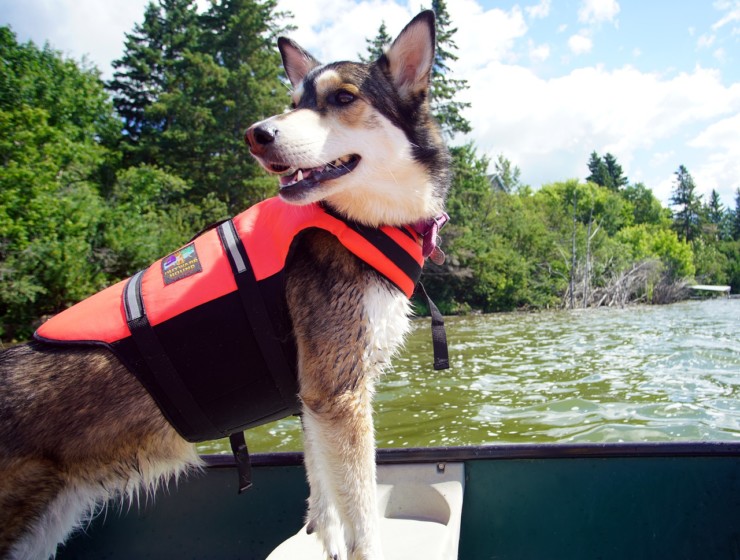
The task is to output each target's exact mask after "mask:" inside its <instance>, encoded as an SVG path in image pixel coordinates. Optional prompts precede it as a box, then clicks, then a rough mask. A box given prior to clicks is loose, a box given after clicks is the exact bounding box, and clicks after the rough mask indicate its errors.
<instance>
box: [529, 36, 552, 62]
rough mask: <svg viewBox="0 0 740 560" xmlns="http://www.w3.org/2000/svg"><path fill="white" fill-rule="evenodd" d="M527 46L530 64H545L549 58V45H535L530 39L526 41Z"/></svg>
mask: <svg viewBox="0 0 740 560" xmlns="http://www.w3.org/2000/svg"><path fill="white" fill-rule="evenodd" d="M528 46H529V59H530V60H531V61H532V62H535V63H537V62H545V61H546V60H547V59H548V58H550V45H547V44H542V45H535V44H534V41H532V39H530V40H529V41H528Z"/></svg>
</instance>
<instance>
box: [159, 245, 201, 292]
mask: <svg viewBox="0 0 740 560" xmlns="http://www.w3.org/2000/svg"><path fill="white" fill-rule="evenodd" d="M202 271H203V268H202V267H201V265H200V259H199V258H198V253H197V252H196V251H195V243H188V244H187V245H185V247H182V248H181V249H178V250H177V251H175V252H174V253H170V254H169V255H167V256H166V257H165V258H163V259H162V277H163V278H164V283H165V284H172V283H173V282H177V281H178V280H182V279H183V278H187V277H188V276H192V275H193V274H197V273H198V272H202Z"/></svg>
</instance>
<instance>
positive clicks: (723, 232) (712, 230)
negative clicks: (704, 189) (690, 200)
mask: <svg viewBox="0 0 740 560" xmlns="http://www.w3.org/2000/svg"><path fill="white" fill-rule="evenodd" d="M704 215H705V216H706V221H707V227H706V229H707V234H708V235H711V236H712V237H713V238H714V239H730V238H731V232H730V212H729V211H728V210H727V209H725V205H724V204H722V200H721V199H720V197H719V193H718V192H717V191H716V190H715V189H712V192H711V193H710V195H709V201H708V202H707V204H706V207H705V208H704Z"/></svg>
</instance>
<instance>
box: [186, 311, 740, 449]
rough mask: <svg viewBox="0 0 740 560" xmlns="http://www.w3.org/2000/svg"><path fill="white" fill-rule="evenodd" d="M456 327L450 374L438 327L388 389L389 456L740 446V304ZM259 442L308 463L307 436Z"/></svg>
mask: <svg viewBox="0 0 740 560" xmlns="http://www.w3.org/2000/svg"><path fill="white" fill-rule="evenodd" d="M446 323H447V336H448V340H449V344H450V358H451V362H452V367H451V369H449V370H446V371H434V370H433V369H432V367H431V363H432V350H431V333H430V330H429V321H428V320H419V321H417V322H415V325H414V330H413V333H412V335H411V337H410V339H409V340H408V342H407V344H406V347H405V350H404V351H403V353H402V354H401V355H400V356H399V357H398V358H397V359H396V360H394V367H393V370H392V371H389V372H388V373H387V374H386V375H385V376H384V377H383V379H382V380H381V382H380V383H379V385H378V391H377V395H376V401H375V410H376V419H375V421H376V432H377V442H378V446H379V447H407V446H408V447H417V446H452V445H471V444H486V443H489V444H494V443H522V442H526V443H538V442H621V441H630V442H636V441H678V440H692V441H699V440H701V441H706V440H729V441H740V299H732V300H728V299H714V300H708V301H691V302H684V303H678V304H674V305H669V306H640V307H628V308H625V309H589V310H583V311H552V312H549V311H548V312H538V313H531V314H524V313H503V314H494V315H480V316H470V317H450V318H447V320H446ZM247 442H248V444H249V447H250V450H253V451H292V450H299V449H301V433H300V423H299V421H298V420H297V419H296V418H289V419H285V420H282V421H279V422H276V423H272V424H269V425H266V426H263V427H260V428H257V429H254V430H250V431H249V432H247ZM199 449H200V451H201V452H204V453H214V452H228V445H227V443H226V442H225V441H219V442H211V443H206V444H201V445H200V446H199Z"/></svg>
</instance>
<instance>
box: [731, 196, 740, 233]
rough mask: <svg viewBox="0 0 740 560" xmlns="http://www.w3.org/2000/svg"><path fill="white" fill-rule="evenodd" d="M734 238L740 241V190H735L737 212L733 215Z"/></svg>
mask: <svg viewBox="0 0 740 560" xmlns="http://www.w3.org/2000/svg"><path fill="white" fill-rule="evenodd" d="M731 231H732V238H733V239H734V240H735V241H740V188H738V189H736V190H735V211H734V212H733V213H732V229H731Z"/></svg>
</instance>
